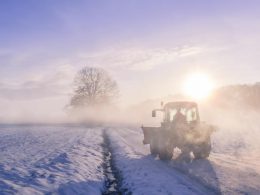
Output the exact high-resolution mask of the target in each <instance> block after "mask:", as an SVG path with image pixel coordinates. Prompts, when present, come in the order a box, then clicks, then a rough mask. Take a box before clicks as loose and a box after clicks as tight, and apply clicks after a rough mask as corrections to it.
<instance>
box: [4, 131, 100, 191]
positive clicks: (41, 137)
mask: <svg viewBox="0 0 260 195" xmlns="http://www.w3.org/2000/svg"><path fill="white" fill-rule="evenodd" d="M101 133H102V132H101V130H100V129H88V128H84V127H73V126H67V127H64V126H50V127H48V126H37V127H33V126H22V127H21V126H19V127H17V126H4V127H1V128H0V157H1V158H0V194H9V193H11V194H13V193H15V194H48V193H54V194H55V193H57V194H82V193H84V194H85V193H86V194H100V193H101V191H102V190H103V186H104V177H103V170H102V163H103V154H102V153H103V149H102V147H101V143H102V142H103V139H102V136H101Z"/></svg>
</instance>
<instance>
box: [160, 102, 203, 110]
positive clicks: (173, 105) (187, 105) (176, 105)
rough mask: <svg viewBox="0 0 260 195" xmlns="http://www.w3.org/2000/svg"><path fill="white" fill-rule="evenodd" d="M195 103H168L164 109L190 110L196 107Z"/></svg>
mask: <svg viewBox="0 0 260 195" xmlns="http://www.w3.org/2000/svg"><path fill="white" fill-rule="evenodd" d="M197 106H198V105H197V103H196V102H190V101H177V102H168V103H167V104H165V106H164V108H191V107H197Z"/></svg>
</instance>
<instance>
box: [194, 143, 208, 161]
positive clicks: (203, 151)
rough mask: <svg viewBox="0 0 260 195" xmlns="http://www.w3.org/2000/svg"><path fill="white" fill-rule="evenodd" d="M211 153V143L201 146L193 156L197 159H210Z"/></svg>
mask: <svg viewBox="0 0 260 195" xmlns="http://www.w3.org/2000/svg"><path fill="white" fill-rule="evenodd" d="M210 152H211V143H210V142H208V143H203V144H202V145H200V146H199V148H198V149H197V150H194V151H193V155H194V158H195V159H206V158H208V157H209V154H210Z"/></svg>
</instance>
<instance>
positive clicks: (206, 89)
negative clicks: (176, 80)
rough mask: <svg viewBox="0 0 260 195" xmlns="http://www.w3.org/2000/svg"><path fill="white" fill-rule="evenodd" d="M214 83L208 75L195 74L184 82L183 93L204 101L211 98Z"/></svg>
mask: <svg viewBox="0 0 260 195" xmlns="http://www.w3.org/2000/svg"><path fill="white" fill-rule="evenodd" d="M212 90H213V82H212V80H211V79H210V78H209V76H208V75H207V74H203V73H193V74H191V75H189V76H188V77H187V79H186V81H185V82H184V86H183V92H184V93H185V95H187V96H189V97H191V98H194V99H204V98H207V97H208V96H210V94H211V92H212Z"/></svg>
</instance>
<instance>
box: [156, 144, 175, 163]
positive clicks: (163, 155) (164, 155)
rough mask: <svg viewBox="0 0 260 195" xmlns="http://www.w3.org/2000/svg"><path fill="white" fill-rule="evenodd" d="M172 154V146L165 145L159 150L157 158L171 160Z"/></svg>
mask: <svg viewBox="0 0 260 195" xmlns="http://www.w3.org/2000/svg"><path fill="white" fill-rule="evenodd" d="M172 156H173V148H172V147H170V146H165V147H163V148H161V150H160V151H159V158H160V160H163V161H168V160H171V159H172Z"/></svg>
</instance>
